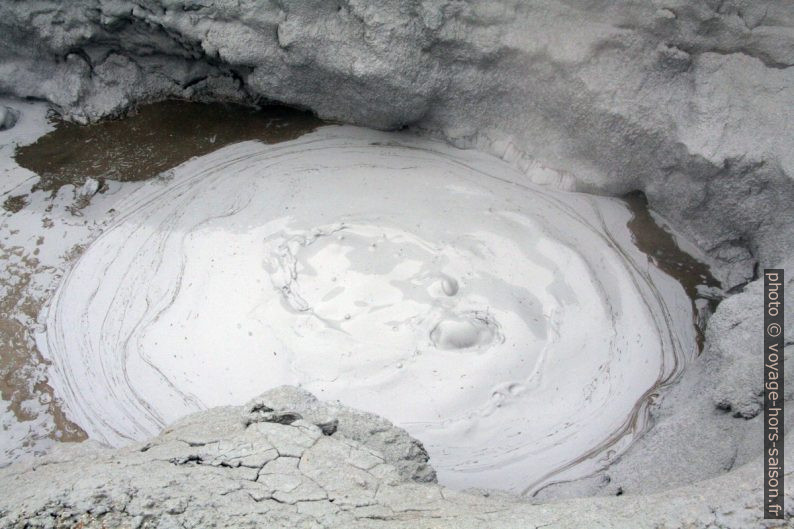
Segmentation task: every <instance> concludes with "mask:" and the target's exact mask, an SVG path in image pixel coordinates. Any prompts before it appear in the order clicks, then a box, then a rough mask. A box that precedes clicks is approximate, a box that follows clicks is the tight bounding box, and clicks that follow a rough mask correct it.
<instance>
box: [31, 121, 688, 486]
mask: <svg viewBox="0 0 794 529" xmlns="http://www.w3.org/2000/svg"><path fill="white" fill-rule="evenodd" d="M526 180H527V179H526V177H524V176H523V175H521V174H520V173H518V172H516V171H515V170H514V169H512V168H511V167H510V166H508V165H506V164H505V163H503V162H501V161H500V160H496V159H494V158H491V157H489V156H486V155H483V154H478V153H475V152H471V151H458V150H455V149H452V148H450V147H447V146H444V145H442V144H438V143H435V142H431V141H427V140H418V139H415V138H411V137H408V136H402V135H389V134H385V133H377V132H372V131H366V130H360V129H355V128H351V127H324V128H322V129H320V130H318V131H316V132H314V133H312V134H309V135H306V136H303V137H302V138H300V139H297V140H293V141H289V142H285V143H281V144H277V145H264V144H261V143H258V142H244V143H238V144H235V145H231V146H228V147H225V148H223V149H220V150H218V151H216V152H214V153H212V154H208V155H205V156H202V157H200V158H197V159H194V160H191V161H189V162H187V163H185V164H183V165H182V166H180V167H178V168H176V169H175V170H174V171H173V172H172V173H171V174H170V176H169V177H168V178H161V179H158V180H153V181H150V182H147V183H146V184H144V185H143V186H142V187H141V188H139V189H137V190H136V191H135V192H134V193H132V194H131V195H130V197H129V199H128V200H127V201H126V202H125V203H124V204H123V205H122V206H120V207H118V208H117V211H118V217H117V218H116V220H115V221H114V223H113V224H112V225H111V226H110V227H109V228H108V229H107V230H105V232H104V233H103V234H102V235H101V236H99V237H98V238H97V239H95V240H94V241H93V242H92V243H91V244H90V245H89V247H88V248H87V250H86V251H85V253H84V254H83V255H82V256H81V258H80V259H79V260H78V261H77V262H76V263H75V265H74V267H73V268H72V269H71V271H70V272H69V273H68V274H67V275H66V276H65V277H64V279H63V282H62V284H61V285H60V287H59V289H58V291H57V293H56V295H55V296H54V298H53V299H52V301H51V304H50V306H49V308H48V309H47V311H46V313H45V314H43V317H45V318H46V330H45V331H44V332H43V333H41V334H40V335H39V336H38V337H37V341H38V344H39V347H40V348H41V350H42V351H43V352H44V354H45V355H46V356H47V357H48V358H49V359H51V360H52V362H53V364H52V373H51V379H52V384H53V385H54V387H55V389H56V391H57V393H58V394H59V395H61V396H62V397H63V398H64V401H65V404H66V406H67V409H68V410H69V412H70V416H71V417H72V418H73V419H74V420H75V422H76V423H77V424H79V425H80V426H81V427H82V428H84V429H85V431H86V432H87V433H88V435H89V436H90V437H92V438H95V439H97V440H99V441H103V442H106V443H109V444H111V445H120V444H123V443H125V442H128V441H129V440H131V439H143V438H145V437H147V436H149V435H152V434H153V433H155V432H157V431H158V430H159V429H160V428H161V427H162V426H163V425H164V424H166V423H168V422H170V421H173V420H174V419H176V418H178V417H181V416H183V415H185V414H187V413H190V412H193V411H196V410H199V409H202V408H206V407H210V406H217V405H222V404H239V403H242V402H244V401H245V400H246V399H248V398H250V397H252V396H254V395H257V394H259V393H261V392H262V391H264V390H266V389H268V388H271V387H274V386H277V385H281V384H292V385H300V386H302V387H304V388H306V389H308V390H309V391H312V392H314V393H315V394H317V395H318V396H320V397H321V398H324V399H339V400H340V401H342V402H343V403H344V404H347V405H350V406H354V407H357V408H361V409H364V410H368V411H371V412H375V413H378V414H380V415H383V416H385V417H386V418H388V419H390V420H392V421H393V422H395V423H396V424H398V425H400V426H402V427H404V428H406V429H407V430H408V431H409V432H410V433H411V434H412V435H414V436H415V437H416V438H418V439H419V440H421V441H422V442H423V443H424V444H425V446H426V448H427V449H428V451H429V453H430V456H431V462H432V464H433V466H434V467H435V468H436V469H437V470H438V474H439V480H440V481H441V482H442V483H444V484H447V485H450V486H453V487H458V488H464V487H488V488H497V489H506V490H511V491H516V492H523V493H527V494H531V493H533V492H535V491H537V490H539V489H540V488H541V487H543V486H544V485H546V484H548V483H550V482H553V481H557V480H565V479H571V478H575V477H579V476H583V475H586V474H588V473H591V472H593V471H594V470H596V469H597V468H601V467H603V466H605V465H607V464H609V462H610V461H611V460H613V459H614V458H615V457H617V456H618V455H619V454H620V453H622V452H623V451H624V450H625V449H626V448H627V447H628V446H629V445H630V443H631V442H632V440H633V439H636V437H637V436H638V435H640V434H641V433H642V432H643V430H644V428H645V427H646V423H647V420H646V419H647V417H646V415H647V410H648V406H649V404H650V403H651V401H652V399H653V398H654V396H655V395H656V394H657V393H658V391H659V390H660V388H662V387H663V386H664V385H665V384H667V383H669V382H670V381H671V380H673V379H674V377H675V376H676V375H677V373H678V372H679V371H680V370H681V369H682V368H683V366H684V365H685V363H686V361H687V359H688V358H690V357H691V356H692V355H693V354H694V351H695V349H696V345H695V337H694V331H693V327H692V309H691V303H690V300H689V298H687V296H686V295H685V293H684V291H683V289H682V288H681V287H680V285H679V284H678V283H676V281H674V280H673V279H671V278H670V277H668V276H666V275H665V274H663V273H661V272H659V271H658V270H656V269H655V268H654V267H653V266H652V265H651V264H650V263H649V262H648V259H647V257H646V256H645V255H644V254H643V253H642V252H640V251H639V250H638V249H637V248H636V247H635V246H634V244H633V243H632V241H631V234H630V232H629V231H628V229H627V228H626V223H627V221H628V220H629V219H630V216H631V215H630V212H629V211H628V209H627V208H626V207H625V205H623V204H622V203H621V202H620V201H617V200H612V199H607V198H597V197H592V196H586V195H580V194H574V193H562V192H554V191H549V190H543V189H540V188H537V187H535V186H533V185H531V184H527V183H521V182H526Z"/></svg>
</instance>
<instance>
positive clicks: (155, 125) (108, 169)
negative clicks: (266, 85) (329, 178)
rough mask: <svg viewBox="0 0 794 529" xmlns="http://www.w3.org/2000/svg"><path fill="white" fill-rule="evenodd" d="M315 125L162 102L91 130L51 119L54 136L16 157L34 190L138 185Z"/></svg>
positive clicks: (238, 109) (262, 112)
mask: <svg viewBox="0 0 794 529" xmlns="http://www.w3.org/2000/svg"><path fill="white" fill-rule="evenodd" d="M321 124H322V121H320V120H319V119H317V118H316V117H314V116H313V115H312V114H310V113H308V112H302V111H300V110H295V109H292V108H287V107H282V106H269V107H264V108H260V109H254V108H250V107H245V106H241V105H233V104H220V103H215V104H209V103H207V104H205V103H191V102H187V101H163V102H160V103H153V104H150V105H145V106H142V107H140V108H139V109H138V110H137V111H135V112H133V113H131V114H130V115H129V116H127V117H126V118H123V119H115V120H107V121H101V122H99V123H96V124H92V125H78V124H75V123H68V122H64V121H57V122H56V127H55V130H53V131H52V132H50V133H49V134H45V135H44V136H42V137H41V138H39V140H38V141H37V142H35V143H33V144H31V145H26V146H24V147H19V148H18V149H17V151H16V155H15V158H16V161H17V163H18V164H19V165H21V166H22V167H25V168H27V169H30V170H31V171H33V172H34V173H37V174H38V175H40V176H41V180H40V181H39V182H38V183H37V184H36V187H35V188H36V189H44V190H47V191H57V189H58V188H60V187H61V186H63V185H65V184H82V183H83V182H85V180H86V178H89V177H90V178H94V179H97V180H99V179H108V180H117V181H120V182H132V181H138V180H145V179H147V178H152V177H153V176H156V175H158V174H159V173H161V172H163V171H165V170H167V169H170V168H172V167H175V166H177V165H179V164H181V163H182V162H185V161H187V160H188V159H190V158H192V157H194V156H201V155H203V154H207V153H210V152H212V151H214V150H216V149H219V148H221V147H223V146H225V145H229V144H231V143H237V142H240V141H246V140H259V141H263V142H265V143H276V142H280V141H287V140H292V139H295V138H297V137H298V136H300V135H302V134H306V133H307V132H311V131H312V130H314V129H315V128H317V127H318V126H320V125H321Z"/></svg>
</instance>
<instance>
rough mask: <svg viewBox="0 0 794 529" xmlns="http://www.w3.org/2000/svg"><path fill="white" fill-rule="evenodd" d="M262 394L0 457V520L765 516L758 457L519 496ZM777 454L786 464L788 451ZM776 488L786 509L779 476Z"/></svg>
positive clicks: (613, 523)
mask: <svg viewBox="0 0 794 529" xmlns="http://www.w3.org/2000/svg"><path fill="white" fill-rule="evenodd" d="M293 397H294V398H295V409H294V410H290V409H289V405H288V401H289V399H291V398H293ZM274 401H280V402H281V403H282V404H283V406H281V407H280V408H279V410H280V411H279V413H278V414H272V415H271V416H270V417H271V418H272V419H274V420H275V422H270V421H268V420H267V419H266V418H265V417H263V416H262V415H261V414H259V416H258V417H257V419H256V420H253V421H250V420H248V419H250V418H251V417H250V412H251V408H252V405H251V404H249V405H247V406H242V407H224V408H214V409H211V410H208V411H204V412H200V413H197V414H194V415H191V416H189V417H186V418H185V419H182V420H181V421H178V422H177V423H176V424H174V425H172V426H171V427H169V428H168V429H167V430H165V431H164V432H163V433H162V434H161V435H159V436H158V437H156V438H154V439H152V440H150V441H149V442H148V443H146V444H136V445H132V446H129V447H126V448H122V449H117V450H111V449H104V448H101V447H97V446H94V445H93V443H91V442H88V443H83V444H79V445H71V446H70V445H61V446H60V447H59V448H58V449H56V450H54V451H53V452H52V453H50V454H49V455H47V456H44V457H43V458H38V459H36V460H33V461H32V462H28V463H17V464H14V465H12V466H10V467H7V468H4V469H0V487H1V488H2V490H3V494H2V495H0V527H3V528H6V527H8V528H12V527H26V528H34V527H42V528H45V527H46V528H50V527H63V528H66V527H69V528H73V527H84V528H104V527H146V528H149V527H151V528H171V527H180V528H192V527H302V528H303V527H305V528H322V527H330V528H337V527H362V528H363V527H383V528H398V527H399V528H409V527H410V528H414V527H434V528H477V527H489V528H522V529H523V528H527V527H550V528H581V527H588V528H595V527H621V528H622V527H625V528H631V529H643V528H660V527H665V528H674V527H721V528H747V527H764V526H770V527H771V525H770V524H767V523H765V522H763V521H762V520H761V519H760V516H761V510H760V509H759V505H760V502H761V501H762V498H761V492H760V490H759V489H758V487H757V486H756V484H755V481H756V477H757V476H759V475H760V472H761V467H760V463H759V462H754V463H750V464H748V465H746V466H743V467H741V468H739V469H737V470H736V471H735V472H732V473H730V474H726V475H722V476H720V477H718V478H715V479H712V480H707V481H704V482H701V483H698V484H696V485H692V486H688V487H683V488H680V489H675V490H671V491H667V492H663V493H659V494H654V495H647V496H641V495H635V496H621V497H614V496H613V497H608V498H595V497H594V498H584V499H577V500H569V501H565V502H555V503H547V504H543V505H532V504H529V503H527V502H522V501H519V500H518V499H516V498H511V497H510V496H508V495H504V494H492V495H485V494H482V493H466V492H456V491H452V490H449V489H446V488H444V487H441V486H439V485H438V484H436V483H428V482H425V483H417V482H415V481H411V480H410V479H409V478H407V477H406V476H404V475H403V473H401V471H400V470H399V469H398V468H396V467H395V466H394V465H393V464H391V461H392V460H391V459H390V458H389V457H387V456H386V455H385V454H384V453H383V452H380V451H379V450H377V449H375V448H373V447H374V446H378V445H380V446H382V443H380V441H379V440H378V439H373V438H371V437H370V438H367V439H366V440H365V441H364V442H359V441H356V440H353V439H351V438H349V437H347V436H345V435H342V434H341V432H340V431H339V430H337V431H336V432H334V433H333V434H331V435H327V433H328V432H327V431H326V432H325V433H324V431H323V430H322V429H321V427H319V426H317V425H315V424H313V423H312V422H311V421H310V420H307V419H298V418H292V419H290V420H289V422H290V424H284V423H283V421H282V420H281V419H283V418H284V417H285V415H286V414H288V413H291V414H293V415H300V414H301V413H299V411H298V410H302V413H306V414H307V416H310V415H312V414H313V413H314V412H315V411H317V412H318V415H317V416H316V417H323V418H325V417H327V415H326V411H327V410H326V409H325V406H326V405H324V404H321V403H318V402H317V401H314V400H313V399H312V398H311V396H310V395H308V394H306V393H305V392H302V391H300V390H297V389H294V388H286V387H285V388H279V389H277V390H275V391H274V392H271V393H270V394H265V395H263V396H262V397H260V398H259V399H256V400H255V401H254V403H253V404H254V405H256V403H257V402H259V403H261V402H274ZM307 403H309V405H310V407H311V411H307V408H306V405H307ZM328 406H329V409H330V410H333V411H331V413H338V414H339V415H338V416H339V417H340V420H339V423H340V425H341V424H344V423H345V422H360V423H361V424H359V425H358V426H357V427H353V426H352V425H349V426H350V428H351V431H364V430H366V429H368V428H373V427H374V428H376V429H381V428H384V427H386V425H387V424H386V423H385V422H384V421H383V420H382V419H377V420H375V421H372V416H370V415H368V414H362V413H359V412H356V411H354V410H349V409H346V408H344V407H341V406H339V405H328ZM241 416H242V417H243V420H241ZM321 424H325V422H321ZM392 428H393V427H392ZM397 435H398V436H399V435H404V434H402V433H399V432H398V433H397ZM787 466H788V468H789V469H791V468H794V457H792V456H791V455H789V456H787ZM787 479H788V480H790V479H792V476H791V470H789V474H787ZM787 496H788V498H787V499H788V500H789V501H788V505H789V509H790V511H789V513H788V514H789V515H791V514H792V512H791V510H792V501H790V500H792V499H794V498H792V494H791V489H787Z"/></svg>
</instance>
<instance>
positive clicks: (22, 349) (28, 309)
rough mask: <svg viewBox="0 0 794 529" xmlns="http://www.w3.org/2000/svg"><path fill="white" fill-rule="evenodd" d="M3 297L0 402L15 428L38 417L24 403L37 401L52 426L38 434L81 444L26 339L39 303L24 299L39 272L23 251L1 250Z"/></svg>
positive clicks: (32, 298)
mask: <svg viewBox="0 0 794 529" xmlns="http://www.w3.org/2000/svg"><path fill="white" fill-rule="evenodd" d="M0 262H2V263H3V267H4V269H5V274H4V276H5V277H3V278H2V291H3V297H2V298H0V396H2V398H3V400H5V401H7V402H9V407H10V409H11V412H12V413H13V414H14V416H16V418H17V419H18V420H19V421H20V422H26V421H33V420H35V419H36V417H37V414H36V413H34V412H32V411H31V410H30V408H29V407H28V406H26V403H27V402H28V401H30V400H32V399H33V400H37V401H38V402H39V403H40V404H42V405H43V406H45V408H46V410H47V413H48V414H49V415H50V416H51V417H52V419H53V422H54V426H53V427H52V428H51V429H50V431H49V432H46V433H44V432H42V435H46V436H47V437H50V438H51V439H55V440H58V441H65V442H75V441H83V440H85V439H86V438H87V436H86V434H85V432H84V431H83V430H82V429H81V428H80V427H79V426H77V425H76V424H74V423H73V422H71V421H70V420H69V419H68V418H67V417H66V415H65V414H64V412H63V409H62V408H61V405H60V401H59V400H58V399H57V398H56V397H55V395H54V392H53V389H52V387H51V386H50V385H49V384H48V381H47V378H46V376H45V374H44V373H45V371H46V366H47V365H48V362H47V361H46V360H45V359H44V358H43V357H42V356H41V353H40V352H39V350H38V348H37V347H36V343H35V341H34V339H33V336H32V333H31V326H32V325H33V324H34V323H35V321H36V318H37V317H38V313H39V311H40V310H41V307H42V304H43V300H41V299H37V298H36V297H35V296H34V295H31V294H30V293H29V290H30V289H29V287H30V285H31V282H32V280H33V276H34V275H35V274H37V273H42V272H44V270H43V269H42V267H41V265H40V264H39V262H38V260H37V259H36V258H35V257H29V256H25V255H24V249H23V248H18V247H17V248H6V247H4V246H3V245H0Z"/></svg>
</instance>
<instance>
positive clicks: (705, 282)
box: [623, 192, 721, 351]
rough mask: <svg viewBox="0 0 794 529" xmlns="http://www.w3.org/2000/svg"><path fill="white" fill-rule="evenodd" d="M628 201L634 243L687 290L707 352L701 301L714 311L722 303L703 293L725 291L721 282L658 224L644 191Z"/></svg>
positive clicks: (707, 267) (701, 346)
mask: <svg viewBox="0 0 794 529" xmlns="http://www.w3.org/2000/svg"><path fill="white" fill-rule="evenodd" d="M623 200H624V202H625V203H626V205H627V206H628V207H629V210H631V213H632V219H631V220H630V221H629V222H628V224H627V226H628V228H629V230H630V231H631V233H632V235H633V237H634V244H636V245H637V248H639V249H640V250H641V251H642V252H643V253H645V254H646V255H647V256H648V259H650V260H651V261H652V262H653V264H654V265H655V266H656V267H657V268H659V269H660V270H662V271H663V272H665V273H666V274H667V275H669V276H671V277H672V278H674V279H675V280H677V281H678V282H679V283H681V286H682V287H683V288H684V291H685V292H686V294H687V296H689V299H691V300H692V312H693V314H694V316H695V322H694V325H695V331H696V333H697V345H698V350H699V351H702V350H703V343H704V340H705V335H704V333H705V328H704V325H705V323H704V321H703V319H702V318H698V309H697V300H698V299H703V300H706V301H707V302H708V305H709V310H710V311H712V312H713V311H714V310H715V309H716V307H717V303H718V300H717V299H715V298H714V297H708V298H707V297H704V296H703V294H702V293H701V292H702V291H703V287H705V288H706V289H719V288H721V285H720V282H719V281H717V279H716V278H715V277H714V276H713V275H712V274H711V268H710V267H709V265H707V264H706V263H703V262H701V261H699V260H698V259H696V258H695V257H693V256H692V255H690V254H688V253H686V252H685V251H683V250H682V249H681V248H680V247H679V246H678V243H677V242H676V240H675V237H673V235H672V234H671V233H670V232H668V231H667V230H666V229H664V228H663V227H662V226H660V225H659V224H657V222H656V220H654V218H653V216H652V215H651V210H650V209H649V208H648V199H647V198H646V197H645V194H644V193H642V192H634V193H630V194H628V195H626V196H625V197H623Z"/></svg>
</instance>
